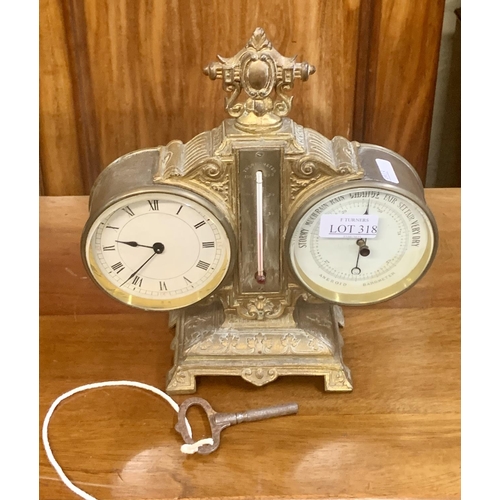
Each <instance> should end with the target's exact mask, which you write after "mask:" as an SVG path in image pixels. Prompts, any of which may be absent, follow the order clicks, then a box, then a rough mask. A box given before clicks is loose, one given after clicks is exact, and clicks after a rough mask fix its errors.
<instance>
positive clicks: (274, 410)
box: [175, 397, 299, 455]
mask: <svg viewBox="0 0 500 500" xmlns="http://www.w3.org/2000/svg"><path fill="white" fill-rule="evenodd" d="M193 405H198V406H201V407H202V408H203V409H204V410H205V412H206V414H207V417H208V421H209V423H210V428H211V430H212V439H213V444H204V445H202V446H200V447H199V448H198V453H201V454H203V455H208V454H209V453H212V452H213V451H215V450H216V449H217V448H218V447H219V444H220V433H221V432H222V431H223V430H224V429H225V428H226V427H229V426H230V425H236V424H241V423H242V422H255V421H257V420H265V419H268V418H273V417H281V416H285V415H294V414H296V413H297V412H298V411H299V405H298V404H297V403H287V404H282V405H276V406H268V407H266V408H257V409H255V410H248V411H241V412H235V413H218V412H216V411H215V410H214V409H213V408H212V407H211V406H210V403H209V402H208V401H206V400H205V399H203V398H197V397H193V398H188V399H186V400H185V401H184V402H183V403H181V405H180V406H179V414H178V420H177V424H176V425H175V430H176V431H177V432H178V433H179V434H180V435H181V436H182V438H183V439H184V442H185V443H187V444H193V443H194V439H193V438H192V436H191V435H190V433H189V431H188V428H187V425H186V413H187V411H188V409H189V408H190V407H191V406H193Z"/></svg>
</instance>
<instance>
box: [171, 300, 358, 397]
mask: <svg viewBox="0 0 500 500" xmlns="http://www.w3.org/2000/svg"><path fill="white" fill-rule="evenodd" d="M343 321H344V320H343V314H342V310H341V308H340V307H338V306H332V305H329V304H323V303H308V302H305V301H303V300H299V301H298V302H297V304H296V306H295V310H294V314H293V320H292V323H293V324H294V326H290V324H289V325H285V326H283V321H282V322H276V323H275V324H274V325H273V323H272V322H266V321H254V322H248V323H247V324H245V323H242V322H238V323H237V324H236V323H235V324H234V325H232V324H229V325H228V324H227V323H224V311H223V308H222V305H221V304H220V303H219V302H213V303H211V304H209V305H204V306H201V305H195V306H192V307H190V308H188V309H186V310H183V311H181V312H177V313H171V315H170V323H171V326H173V325H174V324H175V325H176V335H175V338H174V341H173V343H172V349H174V351H175V357H174V366H173V368H172V369H171V370H170V372H169V374H168V378H167V392H168V393H170V394H192V393H194V392H195V391H196V377H197V376H203V375H236V376H240V377H242V378H243V379H245V380H247V381H248V382H250V383H252V384H254V385H257V386H262V385H265V384H267V383H269V382H272V381H273V380H275V379H276V378H277V377H280V376H283V375H316V376H318V375H319V376H323V377H324V379H325V391H351V390H352V382H351V374H350V370H349V369H348V368H347V367H346V366H345V364H344V362H343V360H342V346H343V340H342V336H341V334H340V331H339V325H340V326H343Z"/></svg>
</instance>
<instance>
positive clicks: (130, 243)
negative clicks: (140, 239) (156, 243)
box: [115, 240, 153, 248]
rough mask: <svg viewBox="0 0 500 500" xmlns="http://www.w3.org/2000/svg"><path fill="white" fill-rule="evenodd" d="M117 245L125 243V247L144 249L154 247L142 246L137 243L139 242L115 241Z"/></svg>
mask: <svg viewBox="0 0 500 500" xmlns="http://www.w3.org/2000/svg"><path fill="white" fill-rule="evenodd" d="M115 241H116V242H117V243H123V244H124V245H128V246H129V247H144V248H153V247H152V246H149V245H141V244H140V243H137V241H119V240H115Z"/></svg>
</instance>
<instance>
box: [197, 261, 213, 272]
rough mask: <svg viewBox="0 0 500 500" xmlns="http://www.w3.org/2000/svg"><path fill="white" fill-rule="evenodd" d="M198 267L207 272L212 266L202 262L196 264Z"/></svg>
mask: <svg viewBox="0 0 500 500" xmlns="http://www.w3.org/2000/svg"><path fill="white" fill-rule="evenodd" d="M196 267H199V268H200V269H203V270H204V271H206V270H207V269H208V268H209V267H210V264H209V263H208V262H203V261H202V260H200V262H198V264H196Z"/></svg>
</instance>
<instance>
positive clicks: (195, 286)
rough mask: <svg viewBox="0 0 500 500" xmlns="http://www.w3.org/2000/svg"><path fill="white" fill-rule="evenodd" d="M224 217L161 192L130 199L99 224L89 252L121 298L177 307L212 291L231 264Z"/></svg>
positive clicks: (104, 282) (94, 267)
mask: <svg viewBox="0 0 500 500" xmlns="http://www.w3.org/2000/svg"><path fill="white" fill-rule="evenodd" d="M230 253H231V249H230V244H229V239H228V236H227V233H226V231H225V230H224V228H223V226H222V224H221V223H220V222H219V220H218V219H217V218H216V217H215V216H214V215H213V214H212V213H211V212H210V211H209V210H207V209H206V208H205V207H204V206H202V205H201V204H199V203H196V202H194V201H191V200H188V199H187V198H184V197H182V196H179V195H174V194H170V193H161V192H151V193H144V194H139V195H135V196H131V197H128V198H126V199H123V200H121V201H119V202H117V203H115V204H114V205H113V206H112V207H110V208H108V209H107V210H105V211H104V212H103V213H102V214H101V216H100V217H99V218H98V219H97V220H96V221H95V222H94V223H93V225H92V227H91V229H90V231H89V233H88V237H87V241H86V247H85V254H86V257H87V261H88V263H89V264H90V265H89V268H90V271H91V274H92V275H93V277H94V278H95V279H96V281H97V282H98V283H99V284H100V285H101V286H103V288H104V289H105V290H106V291H108V292H109V293H110V294H111V295H113V296H114V297H115V298H118V299H119V300H121V301H122V302H125V303H127V304H129V305H135V306H138V307H141V308H144V309H159V310H168V309H177V308H179V307H186V306H187V305H190V304H193V303H194V302H197V301H199V300H201V299H202V298H204V297H206V296H207V295H209V294H210V293H211V292H212V291H213V290H215V288H216V287H217V286H218V285H219V284H220V283H221V281H222V280H223V278H224V276H225V275H226V273H227V270H228V267H229V262H230Z"/></svg>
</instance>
